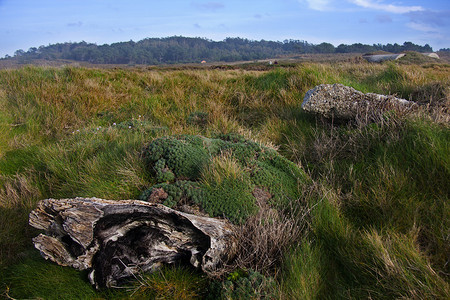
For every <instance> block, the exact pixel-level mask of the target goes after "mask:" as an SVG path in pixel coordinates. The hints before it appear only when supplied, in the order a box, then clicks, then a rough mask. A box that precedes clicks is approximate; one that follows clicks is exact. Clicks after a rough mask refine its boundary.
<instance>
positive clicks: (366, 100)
mask: <svg viewBox="0 0 450 300" xmlns="http://www.w3.org/2000/svg"><path fill="white" fill-rule="evenodd" d="M415 106H416V104H415V103H414V102H411V101H407V100H405V99H400V98H396V97H394V96H386V95H380V94H374V93H367V94H364V93H362V92H360V91H357V90H355V89H354V88H352V87H349V86H345V85H342V84H321V85H318V86H316V87H315V88H313V89H311V90H309V91H308V92H307V93H306V95H305V97H304V98H303V103H302V108H303V109H304V110H305V111H307V112H311V113H315V114H319V115H322V116H324V117H325V118H330V119H331V118H333V119H343V120H350V119H355V118H357V117H362V118H366V119H373V118H375V117H376V116H378V115H379V114H380V112H384V111H387V110H402V111H404V110H410V109H413V107H415Z"/></svg>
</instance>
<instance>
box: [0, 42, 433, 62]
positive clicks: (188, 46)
mask: <svg viewBox="0 0 450 300" xmlns="http://www.w3.org/2000/svg"><path fill="white" fill-rule="evenodd" d="M377 50H383V51H388V52H396V53H397V52H402V51H418V52H432V51H433V50H432V48H431V47H430V46H429V45H428V44H426V45H425V46H419V45H415V44H413V43H411V42H405V43H404V44H403V45H399V44H393V45H392V44H387V45H381V44H374V45H364V44H361V43H355V44H352V45H345V44H341V45H339V46H338V47H335V46H333V45H332V44H330V43H326V42H324V43H321V44H318V45H314V44H311V43H308V42H306V41H303V40H284V41H283V42H279V41H276V42H275V41H266V40H261V41H253V40H248V39H244V38H226V39H225V40H223V41H218V42H216V41H212V40H208V39H204V38H188V37H182V36H173V37H167V38H147V39H143V40H141V41H138V42H134V41H129V42H119V43H113V44H111V45H108V44H105V45H100V46H99V45H96V44H92V43H86V42H85V41H82V42H79V43H58V44H53V45H48V46H40V47H39V48H35V47H32V48H30V49H29V50H28V51H26V52H25V51H24V50H17V51H16V52H15V53H14V57H21V58H22V59H48V60H52V59H70V60H76V61H86V62H91V63H98V64H148V65H157V64H172V63H191V62H200V61H202V60H206V61H224V62H232V61H239V60H255V59H265V58H273V57H278V56H281V55H290V54H304V53H366V52H372V51H377ZM5 58H6V57H5Z"/></svg>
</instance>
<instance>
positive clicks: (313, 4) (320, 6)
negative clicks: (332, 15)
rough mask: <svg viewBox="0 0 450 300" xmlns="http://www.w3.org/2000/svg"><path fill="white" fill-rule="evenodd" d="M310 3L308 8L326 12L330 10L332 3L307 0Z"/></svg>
mask: <svg viewBox="0 0 450 300" xmlns="http://www.w3.org/2000/svg"><path fill="white" fill-rule="evenodd" d="M306 2H308V6H309V8H311V9H314V10H320V11H324V10H327V9H329V7H330V5H329V4H330V1H329V0H306Z"/></svg>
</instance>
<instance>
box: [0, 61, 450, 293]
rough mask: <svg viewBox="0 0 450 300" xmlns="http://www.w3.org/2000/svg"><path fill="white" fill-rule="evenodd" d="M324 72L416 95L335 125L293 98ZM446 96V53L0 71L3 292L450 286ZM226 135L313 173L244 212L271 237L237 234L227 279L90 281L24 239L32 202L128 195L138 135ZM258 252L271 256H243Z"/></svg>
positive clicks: (378, 89) (368, 88)
mask: <svg viewBox="0 0 450 300" xmlns="http://www.w3.org/2000/svg"><path fill="white" fill-rule="evenodd" d="M322 83H342V84H344V85H349V86H352V87H354V88H356V89H358V90H361V91H363V92H375V93H383V94H396V95H397V96H399V97H402V98H405V99H410V100H413V101H416V102H418V103H419V104H420V105H421V109H420V110H419V111H418V112H416V113H414V114H409V115H395V114H387V115H384V116H383V118H382V122H379V123H374V124H367V123H357V124H331V123H329V122H327V121H325V120H322V119H320V118H319V117H315V116H310V115H307V114H306V113H305V112H303V111H302V109H301V104H302V99H303V96H304V95H305V93H306V91H308V90H309V89H311V88H313V87H314V86H316V85H319V84H322ZM449 100H450V65H448V64H443V63H427V64H415V63H414V64H412V63H407V62H404V63H400V62H399V63H392V62H391V63H383V64H369V63H366V62H361V61H357V62H323V63H295V64H293V63H289V64H285V65H284V64H280V65H278V66H276V67H271V68H259V67H256V66H252V65H246V66H243V67H236V66H234V67H233V68H229V69H227V68H218V69H213V68H201V69H195V68H182V69H176V68H172V69H167V68H151V69H145V68H135V69H133V68H127V69H120V68H116V69H101V68H84V67H70V66H68V67H57V68H55V67H33V66H25V67H22V68H19V69H4V70H0V283H1V285H0V294H1V295H2V296H4V297H6V298H8V297H10V298H16V299H22V298H28V299H30V298H43V299H53V298H54V299H92V298H95V299H109V298H133V297H134V298H136V299H142V298H149V299H153V298H158V299H161V298H162V299H193V298H207V297H208V296H209V297H213V298H214V297H216V298H217V297H220V296H221V297H224V298H233V297H234V298H236V299H238V298H243V297H244V298H252V297H253V298H258V297H269V298H281V299H322V298H338V299H340V298H342V299H348V298H357V299H359V298H372V299H384V298H386V299H392V298H413V299H448V297H449V296H450V287H449V279H450V277H449V274H450V266H449V253H450V241H449V236H450V231H449V230H450V206H449V201H448V200H449V199H448V198H449V192H450V182H449V178H450V152H449V149H450V130H449V121H450V120H449V118H448V116H449V115H448V113H449V111H448V108H449V104H450V102H449ZM228 133H236V134H240V135H242V136H244V137H245V138H247V139H251V140H254V141H256V142H258V143H259V144H261V145H265V146H267V147H269V148H274V149H277V150H278V152H279V153H280V154H281V155H283V156H284V157H285V158H287V159H289V160H290V161H292V162H293V163H295V164H296V165H298V166H300V167H301V168H303V170H304V171H305V172H306V173H307V174H308V176H309V177H310V179H311V181H310V182H309V183H308V185H307V186H304V187H303V190H302V191H301V193H300V194H301V196H299V197H298V199H294V201H293V202H292V203H291V205H290V206H289V207H286V208H285V209H281V210H280V211H279V214H277V215H276V216H273V215H270V213H271V212H270V211H260V213H259V214H258V215H256V216H255V217H254V218H252V219H250V220H249V221H248V224H243V225H240V226H242V229H243V232H249V234H250V233H254V234H255V236H261V237H263V236H266V237H267V240H264V241H263V242H261V241H259V240H256V239H253V240H249V241H246V242H247V243H248V245H250V246H249V247H254V249H255V250H254V252H253V254H250V257H245V255H244V254H242V255H241V256H239V255H238V258H239V259H237V261H236V262H235V263H234V264H232V265H231V267H230V269H229V270H228V271H227V272H228V273H227V274H226V275H225V276H224V277H223V278H222V280H218V279H214V280H213V279H210V278H206V277H205V276H204V275H202V274H199V273H198V272H197V271H195V270H190V269H186V268H185V267H181V266H179V267H176V266H175V267H167V268H163V269H162V270H161V271H158V272H156V273H154V274H142V275H141V277H139V278H137V279H136V280H134V281H131V282H130V283H129V284H128V285H127V286H126V287H125V288H124V289H120V290H112V291H108V290H104V291H95V290H94V289H93V288H92V287H91V286H90V284H89V283H88V281H87V278H86V273H84V272H78V271H76V270H74V269H71V268H65V267H60V266H57V265H55V264H53V263H50V262H47V261H45V260H44V259H43V258H41V257H40V256H39V254H38V253H37V252H38V251H37V250H35V249H34V248H33V246H32V243H31V238H32V237H34V236H36V235H37V232H36V231H35V230H33V229H32V228H31V227H29V226H28V213H29V212H30V211H31V210H32V209H33V208H34V207H35V205H36V203H37V201H39V200H41V199H45V198H62V197H75V196H85V197H99V198H105V199H136V198H137V197H139V195H140V194H141V193H142V191H144V190H146V189H147V188H149V187H150V186H152V185H153V184H155V182H156V181H155V178H154V174H152V173H151V172H149V171H148V170H147V169H146V168H145V166H144V165H145V164H144V162H143V159H142V155H141V152H142V149H143V147H144V146H145V145H147V144H148V143H150V142H151V141H153V140H155V139H156V138H159V137H162V136H169V135H176V134H188V135H202V136H206V137H212V136H215V135H217V134H228ZM225 159H226V158H225ZM221 164H222V165H221ZM234 165H235V163H233V161H230V160H228V161H227V160H224V162H221V161H218V162H216V167H217V168H219V167H220V168H224V169H226V168H228V169H230V168H232V167H234ZM205 172H212V171H211V170H206V171H205ZM236 172H237V171H236ZM220 174H222V173H220V172H219V173H214V174H210V176H215V177H217V176H220ZM216 180H217V178H216ZM266 218H269V219H270V220H272V222H269V223H268V222H264V220H265V219H266ZM287 225H288V226H287ZM245 230H247V231H245ZM289 233H292V234H289ZM277 237H283V242H282V243H281V242H280V240H277V239H276V238H277ZM280 243H281V244H282V245H281V244H280ZM277 246H279V247H277ZM275 250H276V251H275ZM262 254H267V257H268V258H271V259H272V260H271V261H270V265H269V264H267V263H265V262H262V261H258V260H257V259H255V257H252V255H253V256H255V255H262ZM247 255H248V254H247ZM254 271H257V272H254ZM261 278H262V279H261ZM193 282H194V283H196V284H192V283H193ZM249 286H250V288H248V287H249Z"/></svg>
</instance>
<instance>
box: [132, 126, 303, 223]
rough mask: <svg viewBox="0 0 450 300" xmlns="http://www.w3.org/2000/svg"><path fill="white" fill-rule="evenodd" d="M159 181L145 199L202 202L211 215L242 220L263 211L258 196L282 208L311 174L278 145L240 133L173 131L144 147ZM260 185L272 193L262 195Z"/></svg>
mask: <svg viewBox="0 0 450 300" xmlns="http://www.w3.org/2000/svg"><path fill="white" fill-rule="evenodd" d="M143 157H144V159H145V161H146V164H147V167H148V168H149V170H151V171H152V172H153V174H154V176H155V179H156V181H157V183H158V184H156V185H154V186H152V187H151V188H150V189H149V190H147V191H145V192H144V193H143V194H142V195H141V197H140V198H141V199H143V200H148V201H153V202H155V201H156V202H160V203H163V204H165V205H167V206H169V207H176V206H177V205H181V204H186V203H187V204H193V205H197V206H200V207H201V208H202V209H203V210H204V211H205V212H207V213H208V214H209V215H210V216H213V217H216V216H220V217H226V218H228V219H229V220H230V221H232V222H233V223H242V222H244V221H245V220H246V219H247V218H248V217H249V216H250V215H252V214H254V213H255V212H256V211H257V201H261V200H264V201H268V202H269V203H270V204H271V205H273V206H274V207H278V208H282V207H285V204H286V203H287V202H289V201H290V200H292V199H296V198H297V197H298V196H299V192H300V186H301V184H302V183H304V182H305V181H306V178H307V176H306V175H305V173H304V172H303V171H302V170H301V169H300V168H298V167H297V166H296V165H295V164H294V163H292V162H290V161H288V160H287V159H285V158H284V157H282V156H280V155H279V154H278V153H277V152H276V151H275V150H273V149H270V148H267V147H265V146H262V145H260V144H258V143H256V142H253V141H250V140H247V139H245V138H243V137H242V136H240V135H236V134H228V135H218V136H217V137H215V138H206V137H202V136H189V135H180V136H170V137H163V138H159V139H156V140H154V141H153V142H151V143H150V144H149V145H148V146H146V147H145V148H144V150H143ZM255 188H258V189H259V190H264V191H267V193H268V194H269V196H266V197H265V199H257V198H256V197H257V196H255V195H254V191H255Z"/></svg>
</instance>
